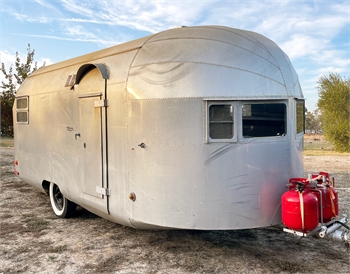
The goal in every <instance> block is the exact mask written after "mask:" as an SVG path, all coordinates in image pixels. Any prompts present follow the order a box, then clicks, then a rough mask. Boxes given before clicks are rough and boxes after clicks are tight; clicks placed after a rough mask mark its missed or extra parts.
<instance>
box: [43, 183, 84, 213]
mask: <svg viewBox="0 0 350 274" xmlns="http://www.w3.org/2000/svg"><path fill="white" fill-rule="evenodd" d="M49 194H50V203H51V206H52V209H53V212H54V213H55V214H56V216H58V217H60V218H69V217H70V216H72V215H73V214H74V212H75V209H76V207H77V206H76V204H75V203H73V202H71V201H69V200H68V199H67V198H66V197H64V196H63V194H62V193H61V190H60V188H59V187H58V185H56V184H54V183H52V182H51V183H50V190H49Z"/></svg>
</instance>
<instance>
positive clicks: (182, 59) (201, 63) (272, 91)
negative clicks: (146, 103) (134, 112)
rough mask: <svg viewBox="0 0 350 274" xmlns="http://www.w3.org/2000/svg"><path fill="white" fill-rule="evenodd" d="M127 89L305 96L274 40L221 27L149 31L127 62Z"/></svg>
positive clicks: (145, 93) (187, 94)
mask: <svg viewBox="0 0 350 274" xmlns="http://www.w3.org/2000/svg"><path fill="white" fill-rule="evenodd" d="M127 90H128V91H129V95H130V96H131V97H136V98H138V99H156V98H223V99H225V98H232V99H235V98H237V99H254V98H260V99H279V98H290V97H294V98H303V94H302V91H301V89H300V85H299V81H298V76H297V74H296V72H295V70H294V68H293V66H292V64H291V62H290V60H289V58H288V57H287V55H286V54H285V53H284V52H283V51H282V50H281V49H280V48H279V47H278V46H277V45H276V44H275V43H274V42H273V41H271V40H270V39H268V38H266V37H265V36H263V35H260V34H258V33H255V32H251V31H246V30H240V29H234V28H228V27H221V26H202V27H181V28H177V29H171V30H167V31H164V32H161V33H158V34H155V35H152V36H150V37H149V39H148V40H146V41H145V43H144V44H143V45H142V47H141V49H140V50H139V52H138V53H137V55H136V56H135V58H134V60H133V62H132V64H131V68H130V71H129V77H128V83H127Z"/></svg>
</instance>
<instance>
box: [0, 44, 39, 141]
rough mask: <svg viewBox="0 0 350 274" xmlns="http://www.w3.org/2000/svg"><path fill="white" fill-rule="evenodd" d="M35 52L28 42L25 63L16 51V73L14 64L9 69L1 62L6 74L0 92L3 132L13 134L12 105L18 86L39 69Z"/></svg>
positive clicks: (3, 71) (2, 69)
mask: <svg viewBox="0 0 350 274" xmlns="http://www.w3.org/2000/svg"><path fill="white" fill-rule="evenodd" d="M34 53H35V50H32V49H31V48H30V44H28V48H27V60H26V62H25V63H22V62H21V59H20V57H19V54H18V52H16V61H15V69H16V73H13V67H12V65H11V66H10V69H9V70H8V71H7V70H6V68H5V64H4V63H1V71H2V73H3V74H4V76H5V80H4V81H1V94H0V101H1V133H2V134H5V135H9V136H13V119H12V106H13V103H14V101H15V96H16V90H17V88H18V86H19V85H21V84H22V83H23V81H24V79H25V78H27V77H28V76H29V75H30V74H31V73H32V72H34V71H36V70H37V69H38V65H37V62H35V63H34V66H33V62H34ZM43 66H45V63H44V64H43ZM43 66H42V67H43ZM40 68H41V67H40Z"/></svg>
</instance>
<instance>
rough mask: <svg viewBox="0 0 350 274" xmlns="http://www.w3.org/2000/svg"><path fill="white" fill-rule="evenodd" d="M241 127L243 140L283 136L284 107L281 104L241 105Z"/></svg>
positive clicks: (284, 125)
mask: <svg viewBox="0 0 350 274" xmlns="http://www.w3.org/2000/svg"><path fill="white" fill-rule="evenodd" d="M242 125H243V136H244V137H245V138H254V137H270V136H284V135H285V134H286V105H285V104H282V103H278V104H277V103H276V104H274V103H263V104H259V103H254V104H243V106H242Z"/></svg>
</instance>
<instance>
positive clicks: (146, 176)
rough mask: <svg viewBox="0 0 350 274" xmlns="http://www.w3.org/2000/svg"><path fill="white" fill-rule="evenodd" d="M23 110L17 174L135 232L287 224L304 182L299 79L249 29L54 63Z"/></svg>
mask: <svg viewBox="0 0 350 274" xmlns="http://www.w3.org/2000/svg"><path fill="white" fill-rule="evenodd" d="M13 113H14V132H15V159H16V161H17V163H16V164H17V165H16V172H17V173H18V175H19V178H21V179H22V180H23V181H24V182H27V183H29V184H30V185H32V186H34V187H36V188H38V189H40V190H42V191H45V190H46V192H47V191H49V185H50V184H51V185H53V184H54V185H56V186H58V187H59V189H60V192H61V193H62V194H63V195H64V197H66V198H67V199H68V200H69V201H72V202H74V203H76V204H78V205H80V206H82V207H84V208H86V209H87V210H89V211H91V212H93V213H95V214H97V215H99V216H101V217H103V218H106V219H109V220H111V221H114V222H117V223H120V224H123V225H127V226H132V227H136V228H147V229H148V228H179V229H203V230H209V229H210V230H222V229H246V228H257V227H265V226H270V225H275V224H280V223H281V212H280V199H281V195H282V194H283V192H284V191H285V184H286V183H287V182H288V179H289V178H291V177H301V176H303V174H304V168H303V123H304V120H303V119H304V98H303V94H302V91H301V88H300V85H299V81H298V76H297V74H296V72H295V70H294V68H293V66H292V65H291V63H290V60H289V59H288V57H287V56H286V54H285V53H284V52H283V51H282V50H281V49H280V48H279V47H278V46H277V45H276V44H275V43H274V42H272V41H271V40H269V39H268V38H266V37H264V36H262V35H260V34H257V33H254V32H251V31H246V30H239V29H233V28H229V27H221V26H201V27H182V28H176V29H171V30H167V31H164V32H160V33H157V34H154V35H150V36H148V37H145V38H141V39H138V40H135V41H132V42H128V43H125V44H121V45H117V46H114V47H111V48H107V49H104V50H100V51H97V52H94V53H90V54H87V55H84V56H81V57H77V58H73V59H70V60H67V61H64V62H60V63H57V64H53V65H50V66H46V67H44V68H41V69H39V70H38V71H36V72H34V73H32V74H31V75H30V76H29V77H27V79H26V80H25V81H24V82H23V84H22V85H21V86H20V88H19V90H18V92H17V95H16V101H15V104H14V108H13Z"/></svg>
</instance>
